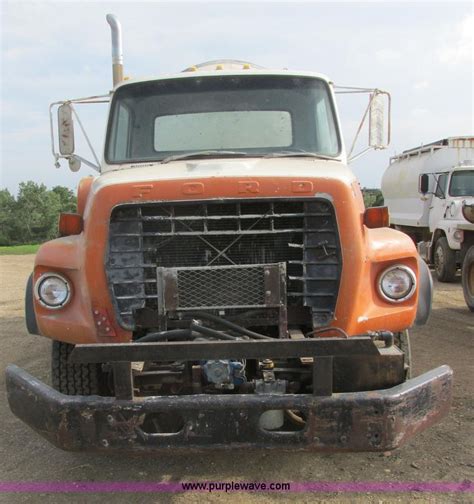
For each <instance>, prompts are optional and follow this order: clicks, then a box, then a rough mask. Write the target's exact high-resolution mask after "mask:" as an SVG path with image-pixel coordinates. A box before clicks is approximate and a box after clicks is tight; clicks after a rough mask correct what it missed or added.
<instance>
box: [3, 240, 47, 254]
mask: <svg viewBox="0 0 474 504" xmlns="http://www.w3.org/2000/svg"><path fill="white" fill-rule="evenodd" d="M39 247H40V244H39V243H37V244H34V245H13V246H12V247H0V255H26V254H36V252H37V250H38V249H39Z"/></svg>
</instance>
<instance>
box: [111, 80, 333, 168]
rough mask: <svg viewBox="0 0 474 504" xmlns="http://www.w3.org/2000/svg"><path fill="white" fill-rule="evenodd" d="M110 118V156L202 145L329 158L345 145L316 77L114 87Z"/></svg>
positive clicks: (141, 157)
mask: <svg viewBox="0 0 474 504" xmlns="http://www.w3.org/2000/svg"><path fill="white" fill-rule="evenodd" d="M110 118H111V119H110V122H109V127H108V132H107V141H106V148H105V158H106V161H107V162H108V163H124V162H137V161H152V160H157V161H160V160H164V159H166V158H169V157H170V156H180V155H185V154H186V153H192V155H199V153H200V151H202V154H203V155H206V151H207V154H212V155H215V156H218V155H219V152H218V151H227V154H229V152H230V151H231V152H235V153H236V154H239V155H249V156H264V155H268V154H271V153H278V152H283V151H284V152H286V153H289V154H291V153H292V152H299V153H300V154H301V153H305V152H307V153H312V154H321V155H324V156H330V157H334V156H337V155H338V154H339V151H340V142H339V137H338V134H337V131H336V121H335V117H334V110H333V105H332V100H331V98H330V94H329V90H328V85H327V84H326V83H325V82H324V81H322V80H320V79H316V78H312V77H294V76H288V77H287V76H262V75H257V76H256V75H249V76H235V75H231V76H212V77H192V78H181V79H170V80H159V81H151V82H143V83H137V84H130V85H129V86H123V87H121V88H119V89H118V90H117V91H116V92H115V94H114V98H113V102H112V109H111V115H110Z"/></svg>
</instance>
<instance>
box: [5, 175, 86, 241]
mask: <svg viewBox="0 0 474 504" xmlns="http://www.w3.org/2000/svg"><path fill="white" fill-rule="evenodd" d="M76 207H77V201H76V196H75V194H74V192H73V191H71V189H68V188H67V187H63V186H56V187H53V188H52V189H48V188H47V187H46V186H45V185H44V184H37V183H36V182H32V181H28V182H22V183H21V184H20V187H19V191H18V195H17V196H16V197H15V196H13V195H12V194H11V193H10V191H9V190H8V189H0V245H1V246H8V245H23V244H29V243H42V242H44V241H47V240H51V239H53V238H56V237H57V236H58V218H59V214H60V213H61V212H75V211H76Z"/></svg>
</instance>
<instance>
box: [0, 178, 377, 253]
mask: <svg viewBox="0 0 474 504" xmlns="http://www.w3.org/2000/svg"><path fill="white" fill-rule="evenodd" d="M362 194H363V196H364V203H365V206H366V207H371V206H381V205H383V196H382V193H381V191H380V189H367V188H363V189H362ZM76 206H77V201H76V196H75V194H74V192H73V191H71V189H68V188H67V187H63V186H56V187H53V188H52V189H48V188H47V187H46V186H45V185H44V184H37V183H36V182H33V181H28V182H22V183H21V184H20V188H19V191H18V196H17V197H15V196H13V195H12V194H11V193H10V191H8V189H0V246H8V245H23V244H28V243H42V242H44V241H47V240H51V239H53V238H56V237H57V236H58V218H59V214H60V213H61V212H75V211H76Z"/></svg>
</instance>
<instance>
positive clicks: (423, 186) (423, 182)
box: [418, 173, 430, 194]
mask: <svg viewBox="0 0 474 504" xmlns="http://www.w3.org/2000/svg"><path fill="white" fill-rule="evenodd" d="M429 190H430V178H429V176H428V174H426V173H423V175H420V180H419V183H418V192H420V193H421V194H427V193H428V192H429Z"/></svg>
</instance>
